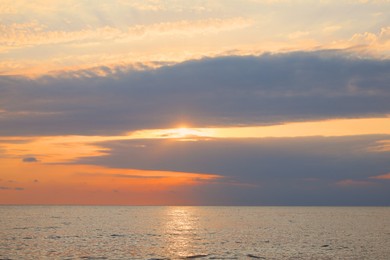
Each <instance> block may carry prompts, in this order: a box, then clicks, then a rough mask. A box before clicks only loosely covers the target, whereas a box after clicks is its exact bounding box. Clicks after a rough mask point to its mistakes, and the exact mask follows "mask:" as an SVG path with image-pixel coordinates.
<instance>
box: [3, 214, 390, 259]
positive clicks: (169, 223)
mask: <svg viewBox="0 0 390 260" xmlns="http://www.w3.org/2000/svg"><path fill="white" fill-rule="evenodd" d="M0 223H1V225H0V259H390V208H389V207H132V206H0Z"/></svg>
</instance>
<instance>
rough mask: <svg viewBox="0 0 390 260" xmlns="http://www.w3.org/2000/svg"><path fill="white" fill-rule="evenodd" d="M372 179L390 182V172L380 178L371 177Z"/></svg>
mask: <svg viewBox="0 0 390 260" xmlns="http://www.w3.org/2000/svg"><path fill="white" fill-rule="evenodd" d="M371 179H378V180H390V172H389V173H386V174H382V175H378V176H374V177H371Z"/></svg>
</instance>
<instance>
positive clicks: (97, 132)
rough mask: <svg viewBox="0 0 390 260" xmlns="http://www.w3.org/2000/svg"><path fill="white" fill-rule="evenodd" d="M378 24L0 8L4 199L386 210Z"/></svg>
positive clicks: (384, 33)
mask: <svg viewBox="0 0 390 260" xmlns="http://www.w3.org/2000/svg"><path fill="white" fill-rule="evenodd" d="M389 17H390V1H385V0H380V1H375V0H372V1H370V0H365V1H349V0H344V1H332V0H327V1H306V0H302V1H301V0H299V1H290V0H246V1H235V0H234V1H228V2H226V1H208V2H207V1H206V2H204V1H193V4H192V5H188V3H184V2H181V1H170V0H169V1H168V0H167V1H159V0H150V1H123V0H116V1H110V3H108V2H107V1H100V0H99V1H94V2H93V3H91V2H90V1H73V0H72V1H66V2H63V1H62V2H61V1H50V3H49V2H47V1H43V0H42V1H34V2H31V1H24V0H14V1H8V0H5V1H2V2H1V3H0V22H1V23H0V60H1V61H0V193H1V196H0V203H4V204H11V203H16V204H18V203H22V204H23V203H32V204H34V203H43V204H45V203H52V204H53V203H54V204H56V203H59V204H147V205H156V204H158V205H166V204H176V205H178V204H183V205H190V204H196V205H206V204H207V205H209V204H215V205H233V204H234V205H389V204H388V203H389V201H390V200H389V198H390V189H389V184H390V183H389V180H390V177H389V173H390V164H389V162H390V160H389V151H390V147H389V143H390V128H389V122H388V120H390V118H389V115H390V56H389V55H390V29H389V28H390V18H389ZM189 128H192V129H189ZM325 128H327V129H325ZM213 131H214V132H213ZM229 131H230V132H229ZM233 131H235V132H234V133H233ZM262 131H263V132H262ZM223 133H224V134H223ZM249 137H251V138H249ZM54 195H55V196H54Z"/></svg>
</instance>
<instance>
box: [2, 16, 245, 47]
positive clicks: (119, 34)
mask: <svg viewBox="0 0 390 260" xmlns="http://www.w3.org/2000/svg"><path fill="white" fill-rule="evenodd" d="M252 23H253V22H252V21H251V20H250V19H246V18H242V17H233V18H225V19H220V18H210V19H203V20H180V21H174V22H160V23H154V24H149V25H144V24H140V25H130V26H127V27H125V28H118V27H112V26H109V25H106V26H102V27H97V28H84V29H81V30H74V31H59V30H49V29H47V26H46V25H44V24H40V23H38V22H37V21H32V22H27V23H13V24H9V25H7V24H0V44H1V45H2V46H7V47H8V48H9V49H11V48H22V47H29V48H31V47H32V46H38V45H48V44H63V43H66V44H68V43H72V42H73V43H74V42H77V43H80V42H84V43H85V42H98V43H99V44H101V42H102V41H112V40H121V41H129V40H139V39H140V38H143V37H146V36H159V35H167V34H168V35H169V34H174V35H176V36H177V35H181V34H183V35H191V36H193V35H194V34H199V33H201V34H204V33H217V32H221V31H230V30H235V29H240V28H245V27H248V26H250V25H251V24H252ZM3 48H5V50H6V49H7V48H6V47H3ZM3 51H4V50H3Z"/></svg>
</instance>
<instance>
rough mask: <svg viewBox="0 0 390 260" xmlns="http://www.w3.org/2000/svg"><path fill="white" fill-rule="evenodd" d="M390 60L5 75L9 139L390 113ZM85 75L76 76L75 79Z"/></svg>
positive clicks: (295, 59)
mask: <svg viewBox="0 0 390 260" xmlns="http://www.w3.org/2000/svg"><path fill="white" fill-rule="evenodd" d="M389 75H390V61H388V60H374V59H360V58H356V57H353V56H350V55H348V54H345V53H343V52H338V51H319V52H310V53H305V52H295V53H287V54H275V55H271V54H265V55H261V56H245V57H238V56H228V57H219V58H205V59H201V60H193V61H188V62H184V63H179V64H176V65H170V66H163V67H160V68H156V69H145V70H142V71H139V70H129V71H123V70H119V71H118V72H116V73H111V72H110V73H109V74H108V75H107V76H105V77H102V76H99V75H96V74H94V72H93V71H84V73H82V74H81V75H80V74H75V76H72V74H64V75H62V76H61V75H58V76H46V77H41V78H37V79H26V78H22V77H6V76H3V77H0V83H1V84H0V90H1V92H2V96H1V97H0V101H1V107H0V109H2V110H3V112H2V114H1V117H0V123H1V125H2V127H1V129H0V134H2V135H24V134H28V135H34V134H39V135H64V134H99V135H102V134H103V135H105V134H113V133H123V132H127V131H131V130H138V129H145V128H164V127H172V126H174V125H177V124H180V123H183V122H187V123H190V124H192V125H193V126H197V127H200V126H229V125H230V126H233V125H235V126H237V125H266V124H277V123H283V122H289V121H305V120H318V119H327V118H358V117H369V116H377V117H378V116H386V115H388V114H389V113H390V103H389V102H388V100H389V97H390V89H389V87H388V86H389V82H390V76H389ZM76 76H77V77H76Z"/></svg>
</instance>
